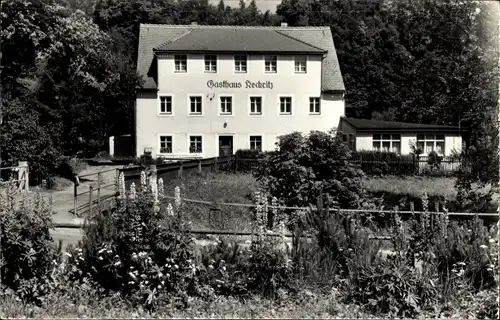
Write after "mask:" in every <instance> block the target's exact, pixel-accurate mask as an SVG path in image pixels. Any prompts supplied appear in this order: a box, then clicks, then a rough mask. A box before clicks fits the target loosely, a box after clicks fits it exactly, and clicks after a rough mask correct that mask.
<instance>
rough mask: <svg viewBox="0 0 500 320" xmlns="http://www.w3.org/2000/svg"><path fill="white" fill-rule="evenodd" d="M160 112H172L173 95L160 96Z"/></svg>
mask: <svg viewBox="0 0 500 320" xmlns="http://www.w3.org/2000/svg"><path fill="white" fill-rule="evenodd" d="M160 114H172V96H160Z"/></svg>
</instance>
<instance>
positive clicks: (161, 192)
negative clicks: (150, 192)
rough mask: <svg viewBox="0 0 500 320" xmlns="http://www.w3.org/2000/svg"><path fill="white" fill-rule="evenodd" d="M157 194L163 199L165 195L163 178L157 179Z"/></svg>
mask: <svg viewBox="0 0 500 320" xmlns="http://www.w3.org/2000/svg"><path fill="white" fill-rule="evenodd" d="M158 194H159V195H160V197H163V196H164V195H165V189H164V186H163V178H160V179H158Z"/></svg>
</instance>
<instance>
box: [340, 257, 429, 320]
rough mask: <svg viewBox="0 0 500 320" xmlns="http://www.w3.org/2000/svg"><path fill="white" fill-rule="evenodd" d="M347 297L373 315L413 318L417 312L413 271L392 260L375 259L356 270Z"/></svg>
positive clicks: (417, 302)
mask: <svg viewBox="0 0 500 320" xmlns="http://www.w3.org/2000/svg"><path fill="white" fill-rule="evenodd" d="M356 274H357V277H356V279H353V281H352V282H350V285H351V286H352V291H351V293H350V294H349V295H348V297H347V299H349V300H352V301H356V302H357V303H360V304H362V305H365V306H366V308H367V309H368V310H369V311H370V312H372V313H374V314H379V313H382V314H389V316H391V317H415V316H416V315H417V314H418V313H419V312H420V310H419V309H420V308H419V298H418V295H417V292H416V286H417V279H416V277H415V273H414V271H413V270H412V269H411V268H410V267H409V266H408V265H406V264H404V263H399V262H398V261H397V260H396V259H391V258H390V259H388V260H386V261H378V263H375V264H373V265H367V266H363V267H362V268H358V269H357V270H356Z"/></svg>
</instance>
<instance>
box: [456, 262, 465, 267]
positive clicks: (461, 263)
mask: <svg viewBox="0 0 500 320" xmlns="http://www.w3.org/2000/svg"><path fill="white" fill-rule="evenodd" d="M457 265H459V266H465V262H458V263H457Z"/></svg>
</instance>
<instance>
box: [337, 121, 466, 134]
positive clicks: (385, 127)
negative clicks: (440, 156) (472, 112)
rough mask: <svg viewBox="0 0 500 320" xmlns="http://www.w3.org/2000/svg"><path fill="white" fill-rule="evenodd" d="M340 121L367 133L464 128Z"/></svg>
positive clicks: (391, 122) (449, 130)
mask: <svg viewBox="0 0 500 320" xmlns="http://www.w3.org/2000/svg"><path fill="white" fill-rule="evenodd" d="M341 121H345V122H347V123H348V124H350V125H351V126H352V127H354V128H355V129H356V131H361V132H363V131H369V132H402V131H414V132H427V131H437V132H459V131H464V128H461V129H460V128H459V127H454V126H445V125H438V124H421V123H409V122H394V121H382V120H368V119H356V118H341Z"/></svg>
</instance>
